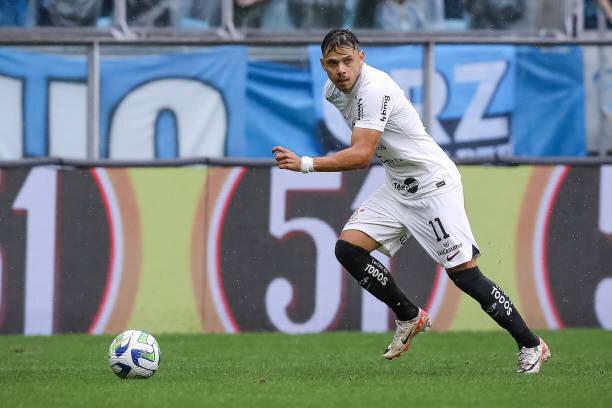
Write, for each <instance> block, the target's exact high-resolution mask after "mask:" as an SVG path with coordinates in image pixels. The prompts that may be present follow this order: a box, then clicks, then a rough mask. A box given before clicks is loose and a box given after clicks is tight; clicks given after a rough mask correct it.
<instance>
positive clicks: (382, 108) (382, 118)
mask: <svg viewBox="0 0 612 408" xmlns="http://www.w3.org/2000/svg"><path fill="white" fill-rule="evenodd" d="M390 100H391V97H390V96H389V95H385V96H384V97H383V100H382V103H381V105H380V121H381V122H384V121H385V120H387V107H388V105H389V101H390Z"/></svg>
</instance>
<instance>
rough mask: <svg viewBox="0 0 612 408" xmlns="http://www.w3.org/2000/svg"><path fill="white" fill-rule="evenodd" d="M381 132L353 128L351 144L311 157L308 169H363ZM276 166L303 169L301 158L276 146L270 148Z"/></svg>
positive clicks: (374, 148)
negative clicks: (337, 150)
mask: <svg viewBox="0 0 612 408" xmlns="http://www.w3.org/2000/svg"><path fill="white" fill-rule="evenodd" d="M381 135H382V132H380V131H378V130H374V129H367V128H358V127H356V128H353V133H352V135H351V146H350V147H348V148H346V149H343V150H340V151H339V152H336V153H334V154H332V155H329V156H324V157H315V158H313V159H312V160H313V169H310V171H313V170H314V171H346V170H356V169H363V168H365V167H368V166H369V165H370V162H371V160H372V155H373V154H374V152H375V150H376V146H377V145H378V141H379V140H380V136H381ZM272 153H273V154H274V158H275V159H276V163H277V165H278V168H280V169H286V170H292V171H304V170H303V169H302V160H304V159H303V158H301V157H299V156H298V155H297V154H295V153H294V152H292V151H291V150H289V149H287V148H285V147H283V146H276V147H274V148H273V149H272Z"/></svg>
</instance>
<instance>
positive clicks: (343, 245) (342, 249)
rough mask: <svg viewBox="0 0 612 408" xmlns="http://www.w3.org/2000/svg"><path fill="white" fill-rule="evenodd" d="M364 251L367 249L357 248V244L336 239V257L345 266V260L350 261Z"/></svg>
mask: <svg viewBox="0 0 612 408" xmlns="http://www.w3.org/2000/svg"><path fill="white" fill-rule="evenodd" d="M366 252H367V251H365V250H364V249H362V248H359V247H358V246H356V245H353V244H351V243H350V242H348V241H345V240H343V239H339V240H338V241H336V248H335V254H336V259H337V260H338V262H340V263H341V264H342V265H345V266H346V263H347V261H350V260H351V259H354V258H355V257H357V256H359V255H362V254H364V253H366Z"/></svg>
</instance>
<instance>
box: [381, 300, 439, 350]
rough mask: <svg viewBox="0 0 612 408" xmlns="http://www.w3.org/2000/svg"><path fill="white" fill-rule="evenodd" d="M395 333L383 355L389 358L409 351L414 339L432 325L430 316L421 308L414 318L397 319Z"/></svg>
mask: <svg viewBox="0 0 612 408" xmlns="http://www.w3.org/2000/svg"><path fill="white" fill-rule="evenodd" d="M395 324H396V327H395V334H394V335H393V340H391V344H389V346H388V347H387V350H385V354H383V357H384V358H386V359H387V360H393V359H394V358H398V357H399V356H400V355H401V354H402V353H403V352H404V351H408V349H409V348H410V344H411V343H412V339H413V338H414V337H415V336H416V335H417V334H419V333H420V332H422V331H425V330H427V329H429V328H430V327H431V322H430V321H429V316H428V315H427V312H426V311H424V310H423V309H419V314H418V315H417V317H415V318H414V319H412V320H406V321H400V320H396V321H395Z"/></svg>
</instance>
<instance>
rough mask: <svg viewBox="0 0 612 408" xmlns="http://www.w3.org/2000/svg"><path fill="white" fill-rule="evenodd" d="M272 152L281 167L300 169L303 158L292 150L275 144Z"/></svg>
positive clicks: (293, 169)
mask: <svg viewBox="0 0 612 408" xmlns="http://www.w3.org/2000/svg"><path fill="white" fill-rule="evenodd" d="M272 153H273V154H274V159H276V165H277V166H278V168H279V169H285V170H292V171H300V165H301V162H302V159H301V157H299V156H298V155H297V154H295V153H293V152H292V151H291V150H289V149H287V148H285V147H282V146H275V147H274V148H273V149H272Z"/></svg>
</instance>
